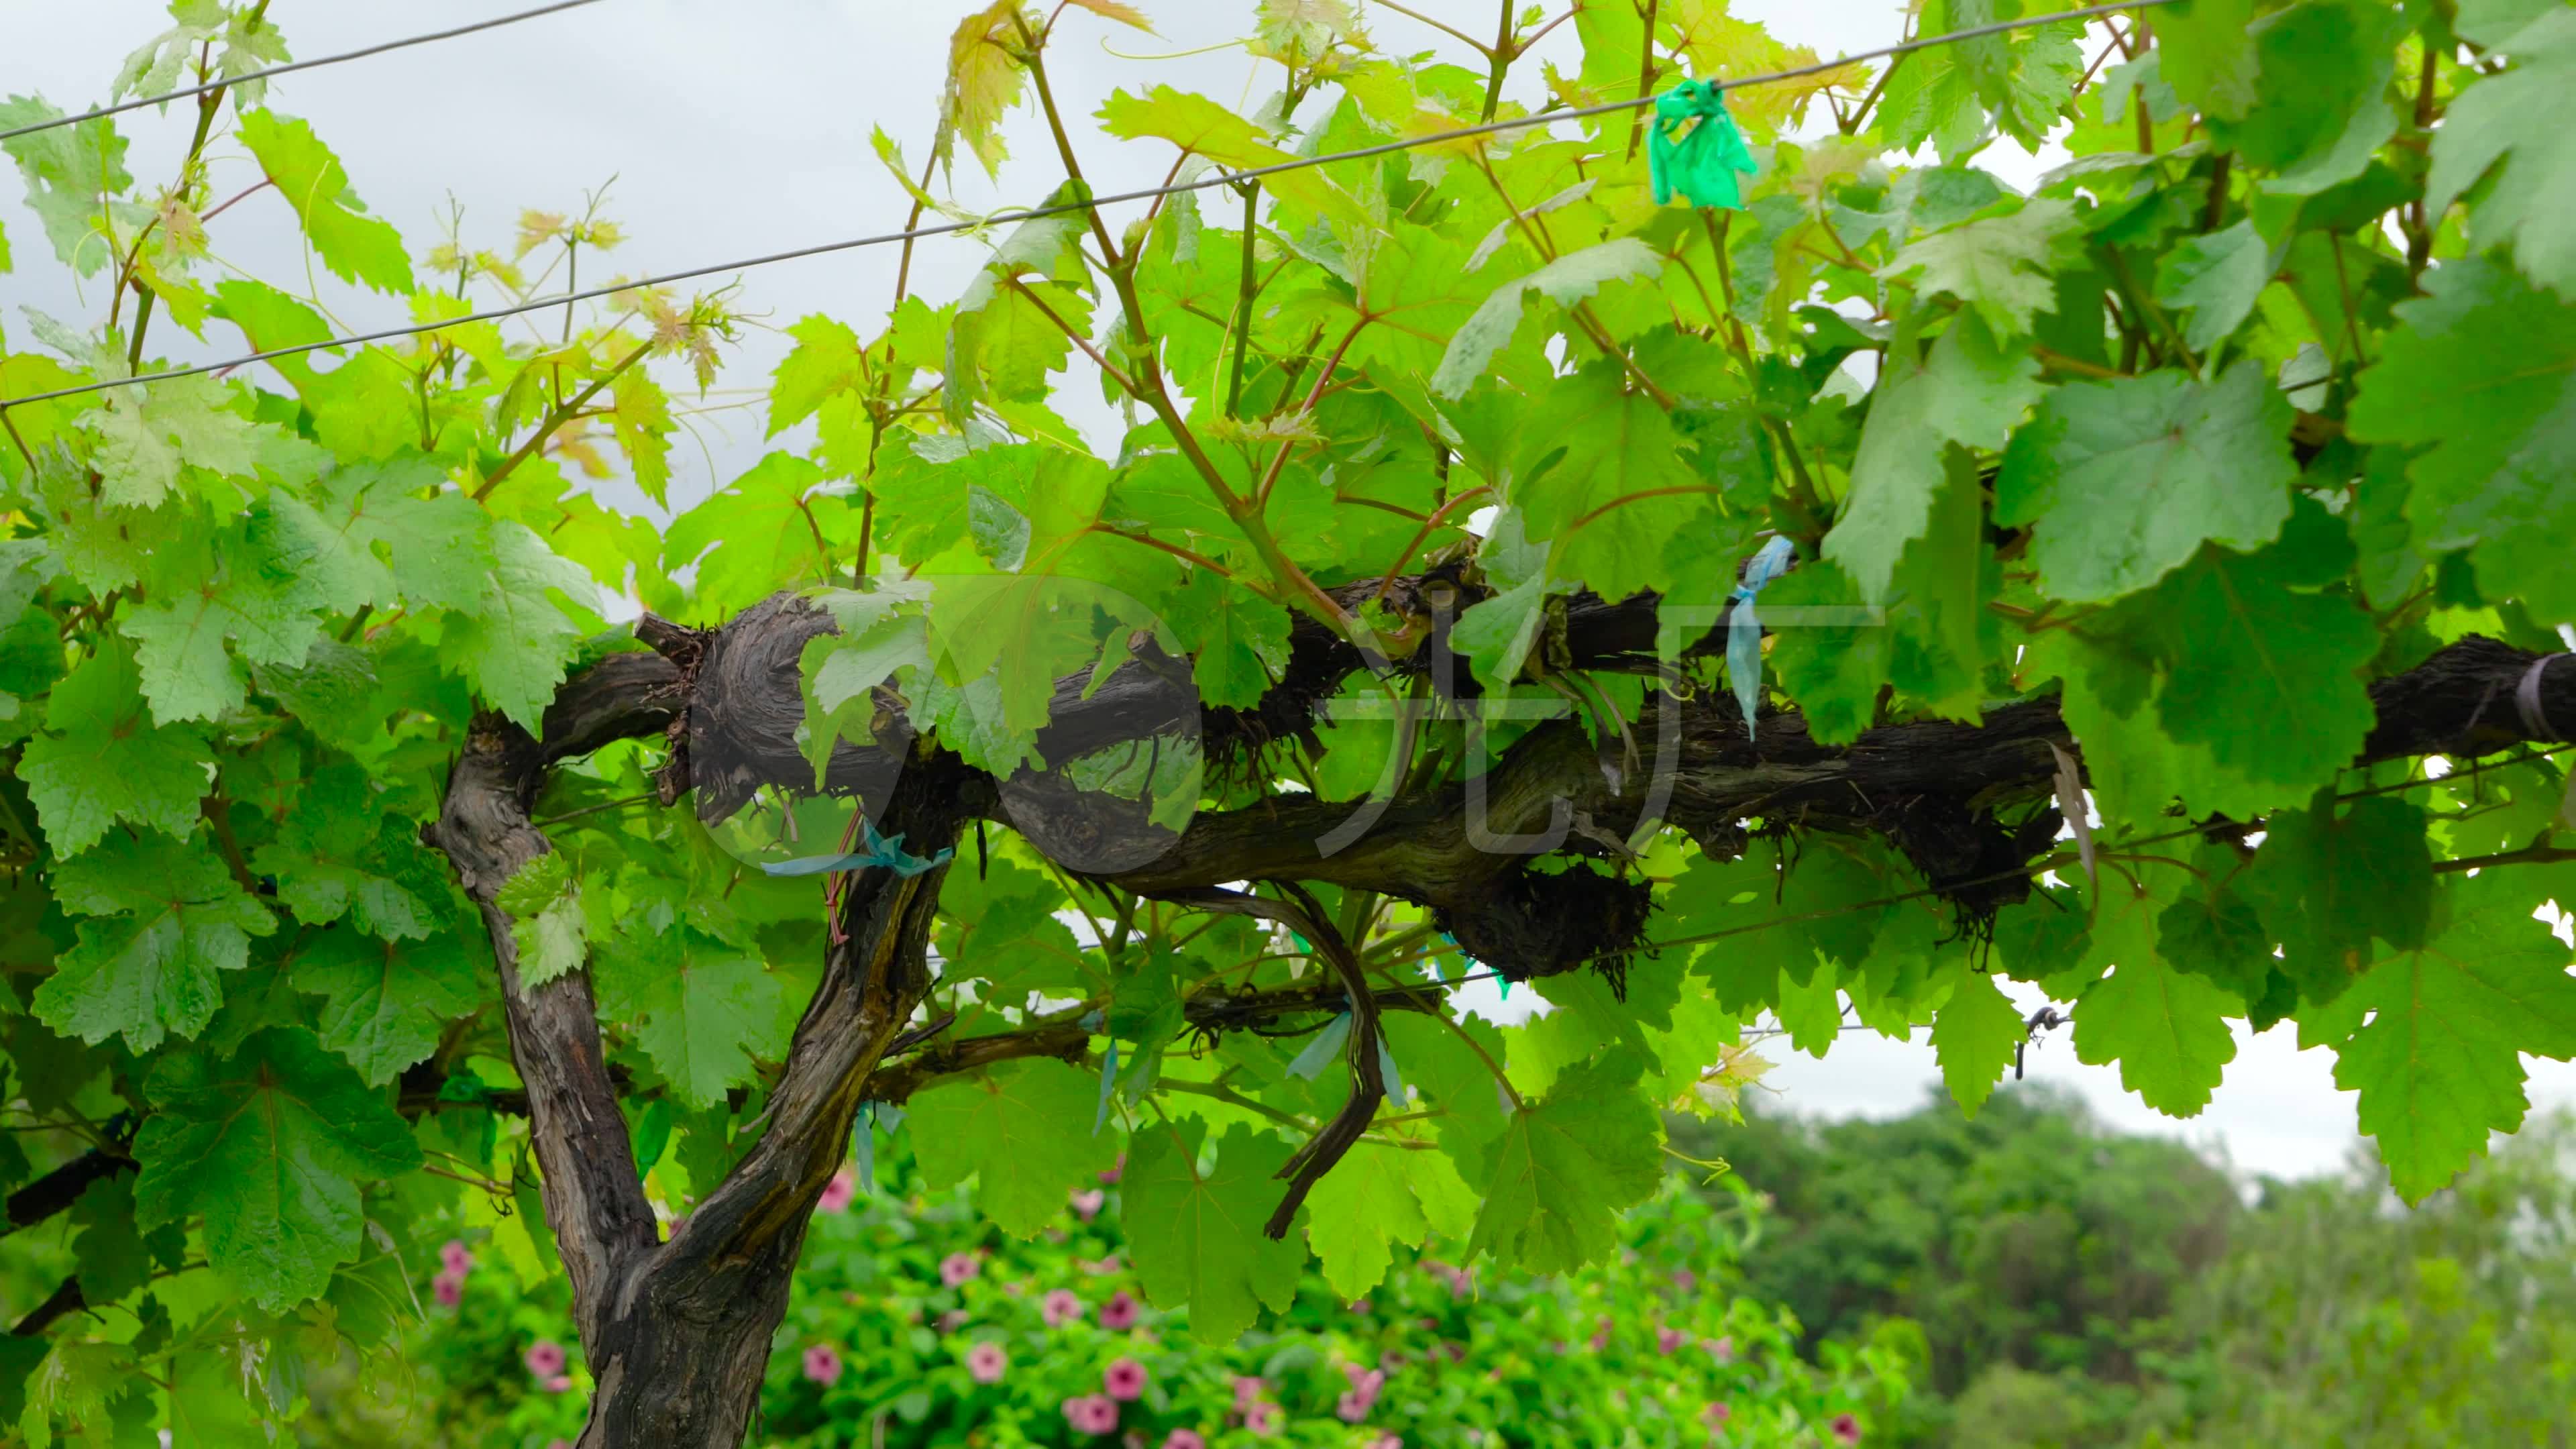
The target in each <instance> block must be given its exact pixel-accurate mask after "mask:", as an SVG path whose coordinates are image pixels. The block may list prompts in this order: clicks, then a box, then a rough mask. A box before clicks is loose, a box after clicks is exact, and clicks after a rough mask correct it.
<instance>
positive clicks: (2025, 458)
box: [1995, 360, 2299, 601]
mask: <svg viewBox="0 0 2576 1449" xmlns="http://www.w3.org/2000/svg"><path fill="white" fill-rule="evenodd" d="M2290 422H2291V409H2290V405H2289V403H2288V402H2286V401H2285V400H2283V398H2282V396H2281V393H2280V390H2279V389H2278V388H2275V387H2273V386H2272V384H2271V380H2270V379H2269V378H2267V377H2265V376H2264V375H2263V369H2262V367H2261V366H2260V365H2259V364H2257V363H2255V362H2253V361H2251V360H2247V361H2242V362H2239V363H2237V364H2236V365H2235V366H2233V367H2231V368H2229V369H2228V370H2227V372H2226V374H2225V375H2224V376H2222V377H2220V378H2219V379H2218V380H2217V381H2215V382H2211V383H2196V382H2193V381H2192V380H2191V379H2189V378H2187V377H2185V376H2184V375H2183V374H2181V373H2180V372H2172V371H2166V372H2157V373H2152V374H2150V375H2148V376H2146V377H2138V378H2123V379H2120V380H2117V381H2113V382H2106V383H2087V384H2081V385H2076V386H2069V387H2061V388H2058V389H2056V390H2055V391H2053V392H2051V393H2050V394H2049V395H2048V400H2047V401H2046V402H2045V403H2043V404H2042V405H2041V407H2040V410H2039V415H2038V416H2037V417H2035V418H2033V419H2032V420H2031V422H2030V423H2029V424H2028V425H2027V426H2025V427H2024V428H2023V429H2022V430H2021V431H2020V432H2019V433H2018V434H2016V435H2015V436H2014V438H2013V441H2012V447H2011V449H2010V450H2009V451H2008V452H2007V453H2006V454H2005V455H2004V464H2003V471H2002V473H2001V474H2000V475H1999V476H1998V477H1997V479H1996V482H1995V519H1996V521H1997V522H1999V523H2028V524H2032V525H2034V530H2033V533H2034V537H2033V542H2032V545H2031V557H2032V558H2033V559H2034V560H2036V561H2037V563H2038V564H2039V570H2040V577H2041V581H2042V586H2043V587H2045V588H2046V589H2047V590H2048V592H2049V593H2051V594H2052V595H2055V596H2056V597H2058V598H2062V599H2069V600H2078V601H2098V600H2104V599H2114V598H2118V597H2119V596H2121V595H2123V594H2129V593H2135V592H2136V591H2138V590H2140V589H2143V588H2146V587H2148V586H2149V585H2151V584H2153V583H2155V582H2156V580H2158V579H2160V578H2163V577H2164V576H2165V575H2166V574H2168V573H2171V572H2172V571H2173V570H2174V569H2175V568H2176V567H2178V566H2179V565H2181V564H2182V563H2183V562H2184V561H2185V560H2187V559H2189V558H2190V557H2191V556H2192V554H2193V552H2194V550H2196V549H2198V548H2199V547H2200V545H2201V544H2202V543H2203V542H2204V541H2206V540H2212V539H2214V540H2216V541H2218V542H2220V543H2224V544H2227V545H2229V546H2230V547H2234V548H2254V547H2258V546H2260V545H2261V544H2264V543H2266V542H2269V541H2270V540H2271V539H2273V538H2276V537H2278V536H2279V534H2280V531H2281V524H2282V522H2283V521H2284V520H2285V519H2287V518H2288V517H2289V515H2290V485H2291V484H2293V483H2294V482H2296V481H2297V479H2298V476H2299V470H2298V465H2297V464H2296V463H2295V462H2293V461H2292V460H2291V457H2290V443H2289V434H2290Z"/></svg>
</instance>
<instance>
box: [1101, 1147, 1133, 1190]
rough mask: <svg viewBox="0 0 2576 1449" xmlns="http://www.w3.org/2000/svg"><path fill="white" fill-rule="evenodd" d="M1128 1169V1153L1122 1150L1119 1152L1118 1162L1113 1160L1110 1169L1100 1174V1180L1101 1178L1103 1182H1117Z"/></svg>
mask: <svg viewBox="0 0 2576 1449" xmlns="http://www.w3.org/2000/svg"><path fill="white" fill-rule="evenodd" d="M1126 1171H1127V1154H1126V1153H1124V1152H1121V1153H1119V1154H1118V1160H1117V1161H1116V1162H1113V1163H1111V1164H1109V1170H1108V1171H1107V1172H1104V1173H1102V1174H1100V1180H1101V1181H1102V1182H1109V1183H1114V1182H1116V1181H1117V1180H1118V1179H1119V1178H1120V1177H1122V1176H1124V1175H1125V1174H1126Z"/></svg>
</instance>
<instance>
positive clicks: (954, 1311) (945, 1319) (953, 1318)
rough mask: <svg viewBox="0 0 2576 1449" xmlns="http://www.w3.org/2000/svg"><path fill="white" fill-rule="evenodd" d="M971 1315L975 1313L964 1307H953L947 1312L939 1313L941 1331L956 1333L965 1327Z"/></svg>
mask: <svg viewBox="0 0 2576 1449" xmlns="http://www.w3.org/2000/svg"><path fill="white" fill-rule="evenodd" d="M971 1317H973V1315H972V1314H969V1313H968V1312H967V1311H966V1310H965V1309H963V1308H951V1309H949V1310H948V1311H947V1312H945V1313H943V1314H941V1315H939V1331H940V1332H942V1333H955V1332H956V1331H957V1330H959V1329H961V1328H964V1327H965V1326H966V1323H967V1320H968V1319H969V1318H971Z"/></svg>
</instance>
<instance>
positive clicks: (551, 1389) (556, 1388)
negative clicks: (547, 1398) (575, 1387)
mask: <svg viewBox="0 0 2576 1449" xmlns="http://www.w3.org/2000/svg"><path fill="white" fill-rule="evenodd" d="M544 1387H545V1391H546V1392H547V1393H550V1394H560V1393H562V1392H563V1391H564V1390H566V1389H569V1388H571V1387H572V1375H570V1374H557V1375H555V1376H554V1377H553V1378H550V1379H548V1380H546V1382H545V1386H544Z"/></svg>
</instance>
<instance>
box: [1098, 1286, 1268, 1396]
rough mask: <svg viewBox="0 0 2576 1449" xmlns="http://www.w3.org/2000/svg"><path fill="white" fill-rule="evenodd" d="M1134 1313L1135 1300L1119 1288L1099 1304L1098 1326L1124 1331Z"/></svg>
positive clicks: (1132, 1321) (1114, 1330)
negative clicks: (1107, 1299)
mask: <svg viewBox="0 0 2576 1449" xmlns="http://www.w3.org/2000/svg"><path fill="white" fill-rule="evenodd" d="M1136 1313H1137V1304H1136V1300H1135V1299H1134V1298H1132V1297H1129V1296H1128V1293H1127V1290H1126V1289H1124V1288H1121V1289H1119V1290H1118V1291H1117V1292H1115V1293H1112V1294H1110V1295H1109V1301H1108V1302H1106V1303H1103V1304H1101V1305H1100V1326H1101V1327H1103V1328H1105V1329H1108V1330H1109V1331H1110V1332H1111V1333H1124V1332H1126V1331H1127V1330H1128V1329H1130V1328H1133V1327H1135V1326H1136ZM1238 1382H1240V1380H1238ZM1253 1382H1255V1383H1258V1382H1260V1380H1258V1379H1255V1380H1254V1381H1253Z"/></svg>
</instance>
